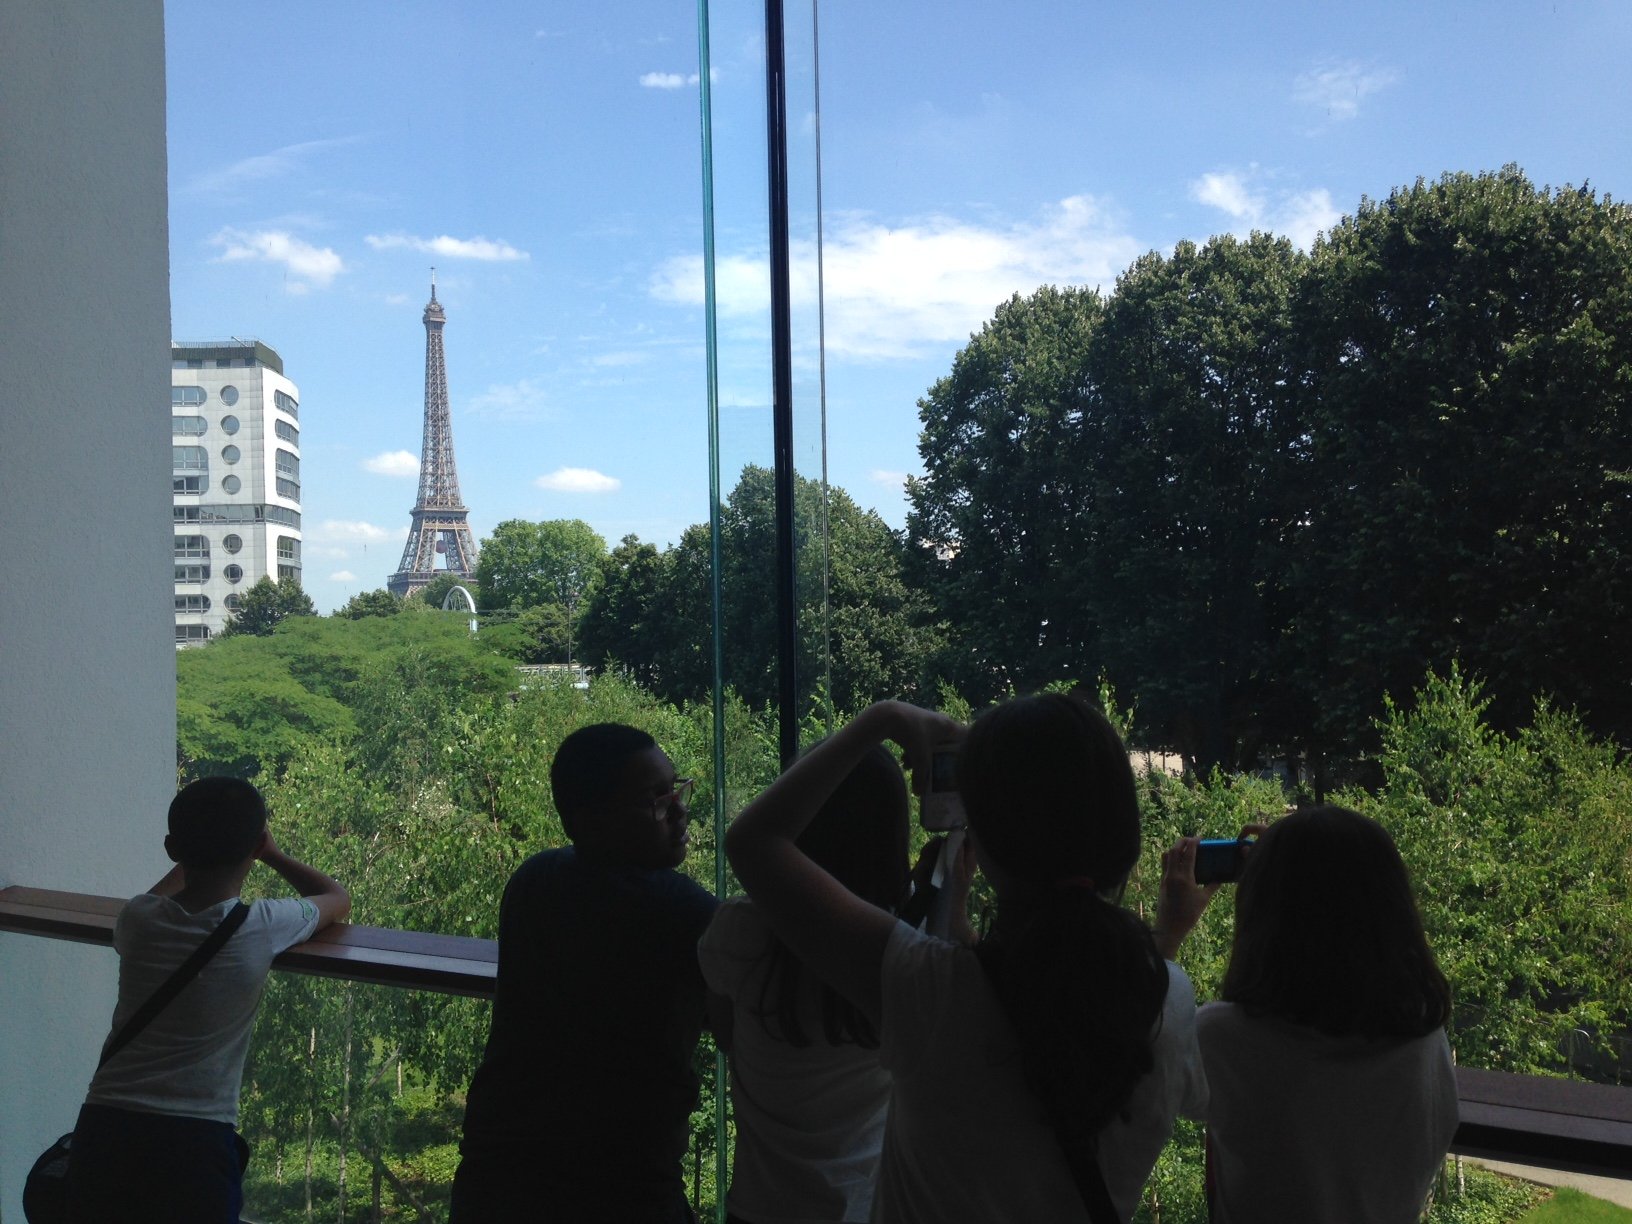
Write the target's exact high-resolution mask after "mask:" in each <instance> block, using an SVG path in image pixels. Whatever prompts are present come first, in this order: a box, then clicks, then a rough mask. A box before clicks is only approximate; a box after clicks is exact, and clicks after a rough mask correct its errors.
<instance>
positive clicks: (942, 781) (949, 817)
mask: <svg viewBox="0 0 1632 1224" xmlns="http://www.w3.org/2000/svg"><path fill="white" fill-rule="evenodd" d="M918 823H919V824H921V825H923V826H924V828H926V829H930V830H933V831H935V832H941V831H944V830H947V829H961V828H963V827H964V825H965V824H966V823H968V822H967V819H966V818H965V816H964V814H963V797H962V796H961V795H959V794H958V747H957V745H956V744H942V745H940V746H939V747H937V748H936V749H935V750H934V752H933V753H932V754H931V755H930V760H929V785H928V786H927V787H925V788H924V793H923V796H922V797H921V798H920V799H919V800H918Z"/></svg>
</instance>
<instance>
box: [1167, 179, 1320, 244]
mask: <svg viewBox="0 0 1632 1224" xmlns="http://www.w3.org/2000/svg"><path fill="white" fill-rule="evenodd" d="M1190 198H1191V199H1193V200H1195V201H1196V202H1197V203H1200V204H1206V205H1208V206H1210V207H1212V208H1216V209H1219V210H1220V211H1222V212H1224V213H1225V214H1227V215H1228V216H1229V217H1230V219H1231V220H1233V221H1234V222H1236V225H1235V226H1233V227H1232V229H1233V230H1234V232H1236V233H1242V234H1244V233H1248V232H1250V231H1252V230H1267V231H1269V232H1271V233H1276V234H1285V235H1286V236H1287V237H1288V238H1290V239H1292V241H1293V242H1294V243H1296V244H1297V245H1298V246H1300V247H1302V248H1303V249H1304V250H1308V249H1309V247H1310V246H1311V245H1313V243H1314V241H1315V235H1316V234H1317V233H1319V232H1320V231H1322V230H1329V229H1331V227H1332V226H1333V225H1335V224H1337V222H1338V220H1339V219H1340V218H1341V217H1342V215H1343V214H1342V213H1341V212H1339V211H1338V209H1337V208H1336V206H1334V205H1333V203H1332V193H1331V192H1329V191H1327V190H1326V188H1324V187H1316V188H1312V189H1311V190H1308V191H1291V190H1287V189H1285V188H1278V187H1276V186H1275V184H1274V178H1273V176H1272V175H1270V174H1268V173H1267V172H1265V171H1264V170H1262V169H1260V168H1259V167H1258V166H1250V167H1248V168H1247V169H1246V170H1216V171H1213V172H1211V173H1209V174H1204V175H1202V176H1201V177H1200V178H1199V179H1196V180H1195V181H1194V182H1193V183H1191V184H1190Z"/></svg>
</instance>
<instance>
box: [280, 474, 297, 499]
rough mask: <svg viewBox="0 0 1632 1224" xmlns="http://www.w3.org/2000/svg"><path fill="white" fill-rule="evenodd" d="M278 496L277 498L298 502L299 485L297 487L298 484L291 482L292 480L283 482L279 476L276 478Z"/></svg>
mask: <svg viewBox="0 0 1632 1224" xmlns="http://www.w3.org/2000/svg"><path fill="white" fill-rule="evenodd" d="M278 496H279V497H287V498H288V499H289V500H290V501H299V500H300V485H299V483H298V482H296V481H293V480H285V479H284V478H283V477H282V476H279V477H278Z"/></svg>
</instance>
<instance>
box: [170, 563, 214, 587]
mask: <svg viewBox="0 0 1632 1224" xmlns="http://www.w3.org/2000/svg"><path fill="white" fill-rule="evenodd" d="M209 580H210V567H209V566H207V565H178V566H176V582H177V583H178V584H180V585H183V586H199V585H201V584H203V583H206V582H208V581H209Z"/></svg>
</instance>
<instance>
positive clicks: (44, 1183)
mask: <svg viewBox="0 0 1632 1224" xmlns="http://www.w3.org/2000/svg"><path fill="white" fill-rule="evenodd" d="M73 1142H74V1133H73V1132H72V1131H69V1132H68V1133H67V1134H66V1135H64V1136H63V1137H62V1138H61V1139H58V1140H57V1141H56V1142H55V1143H53V1144H52V1145H51V1146H50V1147H48V1148H46V1149H45V1151H44V1152H43V1153H41V1154H40V1158H39V1159H38V1160H36V1161H35V1162H34V1167H33V1168H32V1169H30V1170H29V1171H28V1180H27V1181H25V1182H24V1183H23V1219H25V1220H27V1221H29V1224H50V1222H51V1221H56V1220H66V1219H67V1218H68V1149H69V1148H70V1147H72V1146H73Z"/></svg>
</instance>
